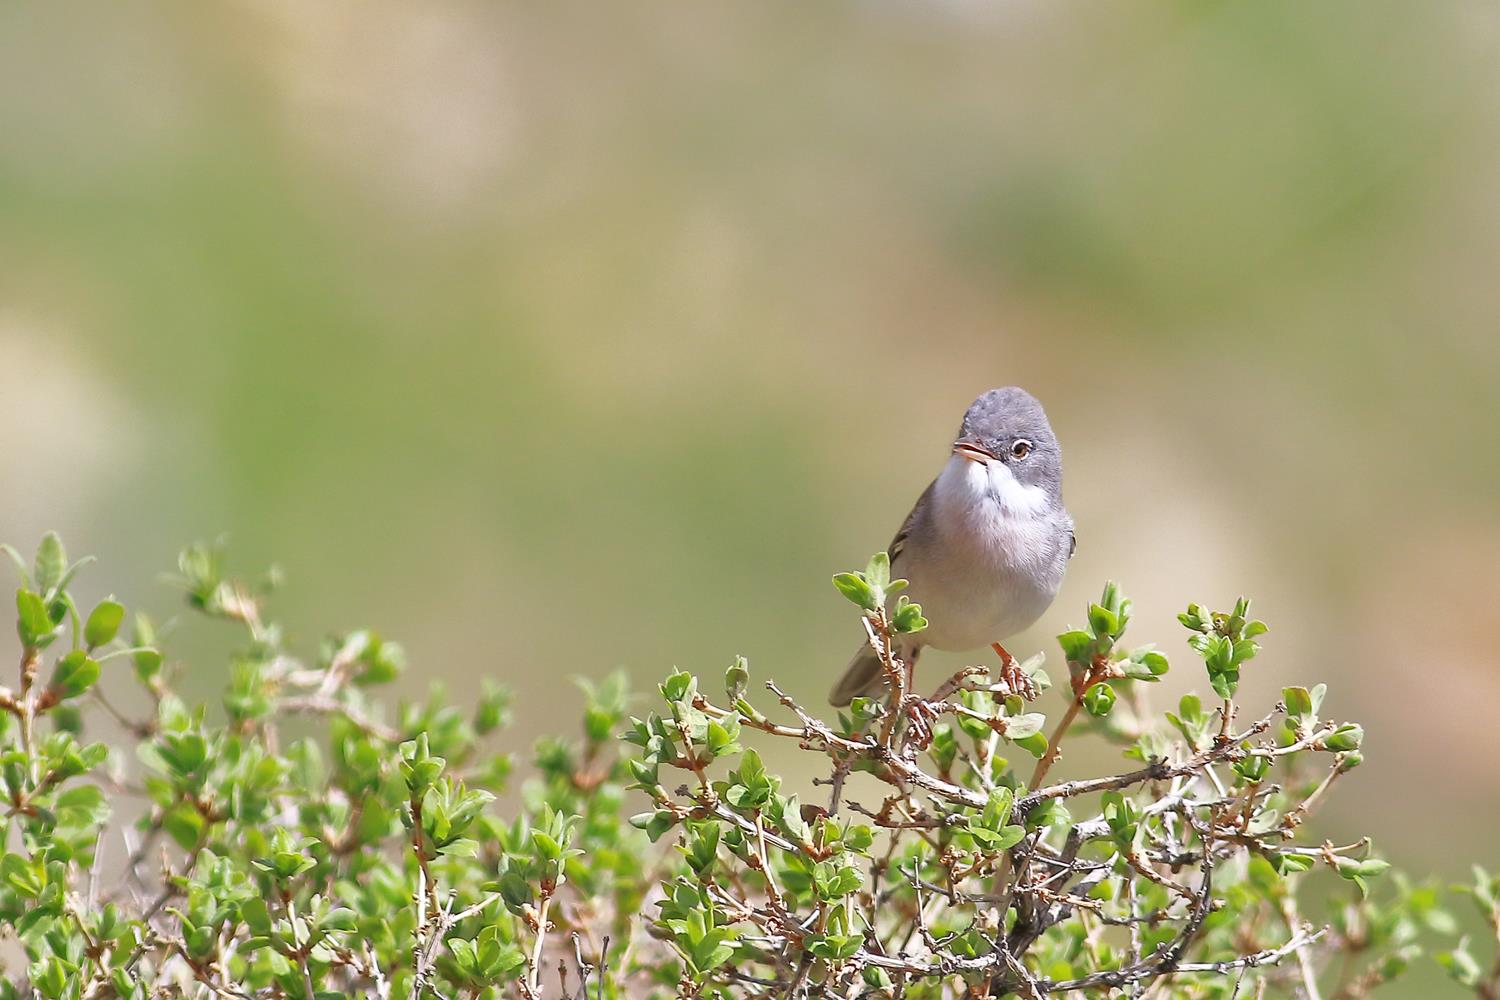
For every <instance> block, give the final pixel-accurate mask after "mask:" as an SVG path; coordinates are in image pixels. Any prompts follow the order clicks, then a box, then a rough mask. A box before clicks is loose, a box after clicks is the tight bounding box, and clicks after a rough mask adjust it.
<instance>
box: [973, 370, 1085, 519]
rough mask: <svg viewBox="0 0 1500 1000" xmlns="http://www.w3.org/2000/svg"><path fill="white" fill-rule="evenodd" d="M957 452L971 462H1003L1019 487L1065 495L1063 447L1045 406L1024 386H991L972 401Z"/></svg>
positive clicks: (1055, 497)
mask: <svg viewBox="0 0 1500 1000" xmlns="http://www.w3.org/2000/svg"><path fill="white" fill-rule="evenodd" d="M953 452H954V454H955V455H958V456H960V457H962V458H966V459H968V460H969V461H971V462H978V463H981V464H987V463H989V462H1000V463H1002V464H1003V465H1004V466H1005V468H1006V469H1008V470H1009V472H1010V474H1011V475H1012V476H1014V477H1015V479H1016V481H1017V482H1018V483H1020V484H1021V485H1023V486H1029V487H1035V488H1038V489H1040V490H1042V491H1044V492H1045V493H1046V495H1047V497H1048V499H1049V500H1051V501H1054V502H1056V501H1059V500H1061V499H1062V449H1060V448H1059V447H1058V444H1057V436H1056V435H1055V434H1053V433H1052V425H1051V424H1050V423H1048V422H1047V414H1046V412H1045V411H1044V410H1043V409H1042V404H1041V403H1038V402H1037V401H1036V397H1034V396H1032V395H1031V393H1029V392H1027V391H1026V390H1025V389H1020V388H1017V387H1016V386H1007V387H1006V388H1004V389H991V390H990V391H989V392H987V393H985V394H984V395H982V396H980V397H979V398H978V399H976V400H974V403H973V405H971V406H970V407H969V410H968V412H967V413H965V414H964V422H963V425H962V426H960V427H959V430H958V439H957V440H956V441H954V442H953Z"/></svg>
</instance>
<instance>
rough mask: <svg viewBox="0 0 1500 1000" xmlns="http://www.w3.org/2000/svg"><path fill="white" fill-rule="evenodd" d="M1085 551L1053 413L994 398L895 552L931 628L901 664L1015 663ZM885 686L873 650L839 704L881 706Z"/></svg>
mask: <svg viewBox="0 0 1500 1000" xmlns="http://www.w3.org/2000/svg"><path fill="white" fill-rule="evenodd" d="M1077 548H1078V543H1077V538H1076V537H1075V535H1074V530H1073V518H1072V517H1071V516H1070V515H1069V514H1068V511H1067V508H1066V507H1065V506H1063V496H1062V451H1061V449H1060V447H1059V445H1058V441H1057V435H1055V434H1054V433H1053V432H1052V425H1051V424H1050V423H1049V422H1048V421H1047V414H1046V411H1044V410H1043V409H1042V404H1041V403H1039V402H1038V401H1037V400H1036V398H1035V397H1033V396H1032V395H1031V394H1030V393H1029V392H1027V391H1026V390H1024V389H1021V388H1019V387H1017V386H1006V387H1004V388H1000V389H991V390H990V391H988V392H986V393H984V394H982V395H981V396H980V397H979V398H978V399H976V400H974V402H973V404H972V405H971V406H970V407H969V408H968V410H967V411H966V412H965V413H964V417H963V423H962V424H961V425H960V426H959V431H958V436H957V438H956V439H955V440H954V441H953V447H952V450H951V452H950V454H949V456H948V460H947V462H946V463H945V464H944V465H943V468H942V471H941V472H939V473H938V475H937V478H936V479H934V480H933V481H932V483H931V484H930V485H928V487H927V489H925V490H924V491H922V495H921V496H920V497H918V498H917V502H916V505H915V506H913V507H912V509H911V513H910V514H908V515H906V520H905V521H903V522H902V524H901V530H900V531H898V532H896V537H895V538H894V539H893V540H892V541H891V544H890V548H889V549H888V550H887V553H888V555H889V557H890V564H891V576H892V577H893V578H904V579H906V580H907V581H908V586H907V590H906V593H907V594H908V595H909V596H910V599H911V600H912V601H913V602H915V603H917V604H920V605H921V606H922V614H923V616H924V617H925V618H926V619H927V621H928V626H927V628H926V629H924V630H922V631H921V632H917V633H913V634H910V635H900V636H898V637H897V642H896V644H895V649H894V650H893V652H895V653H896V655H897V656H899V657H900V658H901V659H902V660H903V661H905V662H906V663H907V664H908V665H910V664H913V663H915V661H916V659H917V657H918V655H919V654H920V653H921V651H922V650H923V649H924V648H926V647H929V646H930V647H932V648H934V649H941V650H950V651H965V650H971V649H977V648H979V647H981V646H984V645H987V644H988V645H992V646H993V647H994V648H995V650H996V652H997V653H999V654H1000V655H1001V656H1002V658H1003V659H1005V660H1007V661H1010V655H1009V653H1007V652H1006V651H1005V649H1004V647H1002V646H1000V645H999V643H1000V642H1001V641H1003V640H1005V639H1008V638H1010V637H1011V636H1013V635H1015V634H1016V633H1018V632H1020V631H1022V630H1023V629H1026V628H1027V627H1029V626H1030V625H1032V624H1033V623H1035V622H1036V620H1037V619H1038V618H1040V617H1041V616H1042V613H1043V612H1045V611H1046V610H1047V608H1048V607H1049V606H1050V605H1051V604H1052V601H1053V598H1055V597H1056V596H1057V591H1058V589H1059V588H1060V587H1061V586H1062V580H1063V573H1064V571H1065V570H1066V569H1067V566H1068V561H1069V560H1070V559H1071V558H1072V557H1073V553H1074V552H1075V551H1076V550H1077ZM1011 662H1013V661H1011ZM885 685H886V672H885V669H884V668H883V666H882V664H881V660H880V655H879V654H878V653H877V652H876V651H875V650H874V649H873V648H872V647H871V646H870V645H869V644H868V643H867V644H865V645H864V646H862V647H861V648H860V651H859V652H858V653H856V654H855V655H854V658H853V659H852V660H850V661H849V665H848V666H847V667H846V668H845V669H844V673H843V676H842V677H840V678H839V681H838V683H836V684H835V685H834V686H833V690H832V691H831V692H830V693H829V702H830V703H831V704H832V705H834V706H835V707H843V706H845V705H848V704H849V703H850V701H852V700H853V699H854V698H856V697H861V696H864V697H876V696H878V695H879V694H880V693H881V691H882V690H883V688H884V687H885Z"/></svg>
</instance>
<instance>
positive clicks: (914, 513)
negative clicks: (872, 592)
mask: <svg viewBox="0 0 1500 1000" xmlns="http://www.w3.org/2000/svg"><path fill="white" fill-rule="evenodd" d="M935 486H937V480H936V479H934V480H933V481H932V482H930V483H928V484H927V488H926V489H925V490H923V491H922V495H921V496H919V497H917V502H916V503H915V504H913V505H912V508H911V513H910V514H907V515H906V520H904V521H902V522H901V529H900V530H899V531H897V532H896V537H895V538H892V539H891V547H890V548H888V549H886V554H887V555H889V556H890V557H891V571H892V575H893V576H897V577H898V578H899V574H896V573H895V567H896V562H897V560H899V559H900V558H901V550H902V549H903V548H905V547H906V538H907V536H908V535H910V534H911V530H912V527H913V526H914V525H915V524H916V523H917V519H918V518H919V517H926V516H927V505H928V504H929V503H931V502H932V490H933V487H935Z"/></svg>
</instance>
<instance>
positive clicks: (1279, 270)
mask: <svg viewBox="0 0 1500 1000" xmlns="http://www.w3.org/2000/svg"><path fill="white" fill-rule="evenodd" d="M1497 18H1500V10H1497V8H1495V7H1494V5H1492V4H1483V3H1480V2H1478V0H1452V2H1440V3H1430V4H1411V3H1399V2H1386V0H1334V2H1325V3H1319V4H1308V3H1305V2H1301V0H1285V2H1257V3H1253V4H1246V3H1222V2H1195V3H1184V2H1162V3H1151V4H1135V5H1110V4H1094V3H1062V2H1037V0H1019V2H1011V3H995V4H985V3H979V2H972V0H949V2H940V3H930V4H915V3H905V2H899V0H870V2H866V3H831V4H822V5H804V4H791V3H762V4H753V5H738V6H734V7H725V6H719V5H714V4H707V5H694V6H685V5H671V6H668V5H659V6H658V5H650V4H646V5H636V4H631V5H626V4H595V3H575V2H551V3H547V4H520V3H516V4H510V3H488V2H485V3H480V2H474V3H448V2H437V3H425V4H415V5H414V4H406V3H399V2H366V3H360V4H315V3H304V2H300V0H240V2H233V3H225V4H200V3H190V2H181V3H176V4H173V3H161V4H153V5H135V4H129V3H125V4H110V5H101V6H95V7H91V8H89V9H88V10H87V12H86V13H85V12H83V11H81V10H80V9H77V8H73V7H71V6H69V5H61V4H53V5H42V4H6V5H3V6H0V81H3V86H0V289H3V294H0V417H3V419H0V448H3V452H0V454H3V455H4V456H5V459H6V467H7V470H8V475H7V477H6V480H7V482H6V496H7V502H6V503H4V504H3V505H0V536H3V537H4V538H5V539H6V540H9V541H12V542H14V543H16V544H18V545H19V546H21V547H22V548H28V549H29V547H30V545H31V544H33V543H34V540H35V538H36V537H37V536H38V534H39V533H40V532H41V531H42V530H44V529H46V528H56V529H58V530H60V531H61V532H62V533H63V535H64V537H65V538H66V539H67V540H68V542H69V544H70V547H71V548H72V549H73V550H74V551H75V552H94V553H97V554H98V555H99V556H100V557H101V560H102V562H103V568H102V569H101V570H98V571H95V572H94V573H93V574H92V581H93V585H96V586H101V587H102V586H110V587H112V588H114V589H116V590H118V591H119V592H120V593H121V595H122V596H123V597H124V598H125V599H126V600H127V601H130V602H132V603H135V604H139V605H144V606H147V607H156V608H168V607H171V601H172V597H171V595H170V594H169V593H168V592H167V591H166V590H165V589H164V588H162V587H161V585H160V584H159V583H158V582H157V573H158V571H160V570H162V569H165V568H168V567H169V566H170V565H171V562H172V558H173V555H174V553H175V551H176V549H177V548H178V547H179V545H180V544H181V543H183V542H186V541H189V540H192V539H194V538H200V537H212V536H215V535H217V534H219V533H220V532H228V533H229V535H230V537H231V540H232V552H233V560H234V563H235V564H236V565H237V566H240V567H243V568H245V569H247V570H248V569H254V568H257V567H260V566H262V565H264V564H266V563H267V562H269V561H271V560H273V559H274V560H280V561H282V563H283V564H284V565H285V566H286V568H287V571H288V577H289V580H290V583H289V585H288V587H287V589H286V590H285V592H284V593H283V595H282V597H281V598H280V604H279V606H280V608H281V610H282V614H283V617H284V619H285V621H286V622H287V623H288V625H289V627H290V628H291V629H292V630H293V632H294V634H296V635H297V636H299V637H300V638H301V639H302V640H303V641H304V643H305V644H306V646H307V647H309V648H310V647H311V645H312V644H313V643H314V642H315V641H316V640H317V639H318V637H319V636H321V635H322V634H324V633H325V632H326V631H330V630H335V629H344V628H348V627H353V626H358V625H365V624H370V625H374V626H376V627H378V628H379V629H381V630H382V631H383V632H384V633H385V634H387V635H389V636H391V637H394V638H398V639H400V640H402V641H403V642H404V643H405V644H406V645H407V646H408V647H409V650H410V652H411V654H412V659H413V661H414V664H415V668H416V669H415V670H414V671H413V676H412V677H410V678H408V680H407V687H408V689H409V690H413V691H415V690H417V689H418V688H419V687H420V686H421V685H422V684H425V682H426V681H427V680H429V679H433V678H441V679H443V680H445V681H446V682H447V683H448V684H449V685H450V687H451V688H453V689H455V690H456V691H458V692H463V691H465V690H467V689H469V688H471V687H472V686H473V685H474V684H475V680H474V678H476V677H477V676H478V675H479V674H481V673H486V672H488V673H494V674H497V675H499V676H501V677H503V678H504V679H505V680H506V681H507V682H509V683H510V684H511V685H513V686H514V687H515V689H516V691H517V694H518V699H519V700H518V706H519V711H518V716H519V719H520V723H519V726H518V730H519V731H518V734H517V736H516V737H515V739H516V745H517V746H518V747H519V746H524V745H525V744H526V743H527V742H528V741H529V739H530V738H531V737H533V736H535V735H536V734H538V733H540V732H541V731H543V730H545V729H549V728H555V726H556V725H557V724H558V722H559V719H558V715H559V713H560V712H561V709H559V707H558V706H559V704H567V705H571V704H573V698H572V695H571V694H566V695H560V694H559V692H562V691H567V690H568V689H567V688H566V685H565V680H566V678H568V677H571V676H574V675H580V674H582V675H598V674H601V673H603V672H605V671H607V670H609V669H610V668H613V667H615V666H617V665H623V666H625V667H627V668H628V669H629V670H630V671H631V673H632V674H633V675H634V676H635V677H636V678H637V679H638V681H640V682H642V683H645V682H648V681H653V680H655V679H656V678H657V677H659V676H660V675H661V674H662V673H663V672H664V671H666V670H667V669H668V668H670V667H671V666H673V665H680V666H682V667H685V668H690V669H694V670H700V671H706V672H708V673H710V674H715V675H716V674H717V673H718V671H719V670H721V669H722V667H723V665H724V664H725V663H727V661H728V660H729V658H730V657H731V656H732V655H733V654H735V653H744V654H746V655H748V656H749V657H750V659H751V662H752V665H753V666H754V668H755V669H756V671H757V673H758V674H760V675H761V676H765V675H767V674H771V675H774V676H776V677H778V678H780V679H782V680H783V681H785V682H786V683H787V684H788V685H789V686H790V687H791V688H792V689H793V691H795V692H796V693H799V694H800V695H802V696H805V697H806V698H807V699H808V700H809V701H810V702H819V701H820V700H821V697H822V695H823V693H824V691H825V690H826V687H827V685H828V683H829V682H830V680H831V679H832V677H833V676H834V674H835V673H836V671H837V670H838V669H839V668H840V667H841V666H842V665H843V663H844V661H845V660H846V659H847V657H848V655H849V654H850V652H852V650H853V648H854V646H855V644H856V643H857V641H858V638H859V632H858V628H857V625H856V624H855V622H854V620H853V618H852V617H851V614H850V611H849V609H848V608H847V606H846V605H844V603H843V602H842V600H841V599H840V598H839V597H838V596H837V594H836V593H835V592H834V591H833V589H832V588H831V587H830V586H829V585H828V577H829V575H830V574H831V573H833V572H835V571H837V570H840V569H844V568H848V567H851V566H854V565H862V564H863V561H864V559H865V557H867V556H868V555H869V554H870V553H871V552H872V551H874V550H876V549H877V548H879V547H881V546H883V545H884V544H885V543H886V542H887V540H888V539H889V537H890V535H891V533H892V531H893V530H894V528H895V527H896V525H897V524H898V523H899V521H900V519H901V517H902V516H903V515H904V514H905V512H906V510H907V508H908V506H909V504H910V503H911V501H912V499H913V498H914V497H915V496H916V494H917V493H918V491H919V490H920V489H921V488H922V487H923V486H924V485H925V483H926V481H927V479H928V478H929V477H930V476H931V475H932V474H933V473H934V472H935V471H936V469H937V467H938V464H939V463H940V462H941V461H942V459H943V457H944V455H945V449H946V444H947V442H948V441H949V440H951V435H952V433H953V431H954V428H955V427H956V425H957V421H958V418H959V416H960V414H961V412H962V410H963V408H964V407H965V406H966V405H967V403H968V402H969V401H970V399H972V397H973V396H974V395H976V394H977V393H978V392H980V391H982V390H984V389H986V388H989V387H991V386H995V385H1003V384H1011V383H1017V384H1021V385H1024V386H1026V387H1027V388H1029V389H1030V390H1032V391H1033V392H1034V393H1035V394H1036V395H1038V396H1039V397H1040V398H1041V399H1042V400H1043V402H1044V403H1045V404H1046V405H1047V407H1048V409H1049V411H1050V413H1051V415H1052V417H1053V421H1054V423H1055V425H1056V427H1057V429H1058V432H1059V434H1060V436H1061V438H1062V441H1063V444H1064V449H1065V453H1066V459H1067V478H1066V483H1067V487H1066V491H1067V498H1068V501H1069V504H1070V506H1071V508H1072V510H1073V512H1074V514H1075V516H1076V518H1077V521H1078V537H1079V549H1078V556H1077V558H1076V560H1075V561H1074V563H1073V566H1072V568H1071V570H1070V571H1069V576H1068V580H1067V582H1066V584H1065V586H1064V590H1063V593H1062V595H1061V597H1060V599H1059V601H1058V603H1057V604H1056V605H1055V606H1054V608H1053V610H1052V611H1051V613H1050V614H1049V615H1048V616H1047V617H1046V618H1045V619H1044V620H1043V622H1042V623H1041V625H1039V626H1038V627H1037V628H1036V629H1034V630H1033V631H1032V632H1031V633H1030V634H1028V635H1027V636H1025V637H1022V638H1021V639H1019V640H1018V641H1017V642H1015V643H1014V644H1012V648H1014V649H1017V650H1018V651H1030V650H1032V649H1035V648H1039V647H1042V646H1050V643H1051V640H1050V636H1051V635H1052V634H1054V633H1055V632H1056V631H1058V630H1060V629H1061V628H1062V627H1064V626H1065V625H1067V624H1068V623H1070V622H1074V621H1077V620H1078V619H1079V618H1080V617H1081V615H1080V612H1081V611H1082V609H1083V607H1084V604H1085V602H1086V601H1087V600H1088V599H1089V598H1091V597H1093V596H1094V595H1096V594H1097V592H1098V589H1099V587H1100V585H1101V584H1102V583H1103V581H1104V580H1105V579H1106V578H1107V577H1115V578H1118V579H1119V580H1121V581H1122V583H1123V584H1124V585H1125V587H1126V589H1127V590H1128V592H1130V593H1131V594H1132V595H1133V596H1134V597H1135V598H1136V601H1137V605H1138V609H1139V611H1138V616H1137V620H1136V624H1135V625H1134V626H1133V632H1134V634H1135V638H1136V639H1137V640H1144V639H1156V640H1159V641H1161V642H1162V644H1163V645H1164V646H1165V648H1166V649H1167V650H1168V651H1169V652H1172V653H1175V654H1177V658H1176V663H1177V671H1176V672H1175V673H1174V675H1173V677H1172V678H1171V683H1170V684H1168V685H1166V688H1165V690H1164V691H1163V692H1162V696H1165V697H1170V698H1175V697H1176V694H1177V693H1178V692H1180V691H1181V690H1183V689H1185V688H1186V687H1188V686H1196V687H1198V688H1200V689H1203V688H1204V687H1205V685H1204V683H1203V681H1202V679H1201V677H1200V676H1199V674H1198V672H1196V671H1193V670H1192V669H1190V664H1189V662H1188V658H1187V657H1188V654H1187V650H1186V647H1185V646H1184V645H1183V643H1182V638H1181V630H1180V629H1179V627H1178V626H1177V625H1176V623H1175V622H1174V620H1173V615H1174V613H1175V612H1176V611H1177V610H1179V609H1180V608H1181V607H1182V606H1183V605H1185V603H1186V602H1187V601H1188V600H1190V599H1192V600H1201V601H1205V602H1208V603H1213V604H1215V605H1217V606H1222V605H1224V604H1226V603H1228V602H1230V601H1232V600H1233V598H1234V597H1235V596H1236V595H1237V594H1238V593H1240V592H1242V591H1243V592H1246V593H1249V594H1251V595H1253V596H1254V597H1255V598H1256V600H1257V610H1258V612H1259V613H1260V614H1261V615H1263V616H1264V617H1266V618H1267V619H1268V620H1269V621H1270V622H1271V624H1272V627H1273V632H1272V634H1271V635H1270V636H1268V641H1267V648H1266V652H1265V653H1264V654H1263V656H1262V658H1261V659H1259V660H1257V661H1256V663H1255V665H1254V667H1253V669H1252V671H1251V672H1250V673H1249V674H1248V675H1247V687H1246V694H1247V701H1248V702H1249V703H1250V704H1251V705H1252V706H1253V707H1258V706H1259V705H1261V704H1269V703H1270V702H1271V701H1272V700H1273V699H1274V698H1275V697H1276V693H1277V691H1278V690H1279V687H1280V686H1281V684H1283V683H1287V682H1291V681H1294V680H1295V681H1299V682H1300V681H1311V680H1319V679H1322V680H1327V681H1329V682H1330V683H1331V684H1332V687H1333V693H1332V695H1331V696H1330V698H1329V702H1328V708H1329V709H1330V711H1331V712H1333V713H1334V714H1336V715H1340V716H1343V717H1351V718H1357V719H1360V720H1362V721H1363V722H1364V723H1365V724H1366V726H1367V728H1368V729H1369V731H1370V732H1371V734H1372V739H1371V742H1370V746H1369V752H1368V754H1367V765H1366V766H1365V767H1364V768H1361V769H1360V770H1359V771H1357V772H1355V773H1354V774H1352V775H1351V776H1350V778H1349V779H1348V780H1347V782H1346V784H1345V785H1344V787H1343V788H1341V790H1340V792H1341V794H1339V795H1336V796H1335V797H1334V800H1333V803H1332V805H1331V809H1330V810H1329V812H1328V813H1327V814H1325V815H1324V816H1323V817H1322V819H1321V821H1320V822H1321V827H1320V828H1326V829H1328V830H1329V831H1340V832H1345V833H1347V832H1351V831H1361V832H1362V831H1364V830H1365V829H1367V828H1373V829H1375V830H1376V832H1378V834H1379V835H1380V842H1381V844H1382V845H1383V846H1384V847H1385V848H1386V849H1387V850H1388V851H1390V852H1391V854H1392V855H1393V856H1394V857H1395V858H1396V859H1397V860H1399V861H1402V862H1404V863H1407V864H1409V865H1412V866H1414V867H1416V868H1418V869H1419V870H1436V871H1438V872H1439V873H1441V874H1443V875H1453V874H1457V873H1458V872H1459V871H1460V870H1461V869H1462V865H1463V862H1464V859H1466V858H1478V859H1481V860H1487V861H1489V862H1494V861H1496V860H1500V858H1497V857H1496V849H1495V846H1494V845H1495V839H1494V834H1493V830H1494V828H1495V824H1496V823H1497V821H1500V776H1497V774H1496V771H1495V766H1494V761H1495V757H1496V751H1497V749H1500V738H1497V735H1496V729H1495V726H1494V723H1493V721H1492V719H1493V714H1494V706H1495V704H1496V703H1497V699H1500V669H1497V667H1500V662H1497V661H1500V654H1497V652H1496V643H1495V639H1494V634H1495V628H1496V624H1497V622H1500V613H1497V611H1496V603H1497V599H1500V587H1497V585H1496V575H1495V571H1494V566H1495V564H1496V561H1497V559H1500V518H1497V508H1500V500H1497V495H1496V489H1497V486H1500V423H1497V409H1500V408H1497V402H1496V398H1497V397H1496V394H1497V392H1500V340H1497V338H1496V336H1495V332H1494V325H1495V316H1496V315H1497V312H1500V281H1497V280H1496V277H1495V273H1494V271H1495V260H1496V259H1497V250H1500V172H1497V171H1496V169H1495V164H1496V153H1497V151H1500V143H1497V140H1500V116H1497V115H1496V110H1497V97H1500V87H1497V85H1500V74H1497V70H1496V61H1495V59H1494V53H1495V49H1496V42H1497V41H1500V21H1497ZM949 662H957V661H955V660H953V658H950V659H949ZM219 680H220V678H218V677H214V676H207V677H203V678H201V685H202V691H203V692H204V693H205V694H207V693H208V692H210V691H212V690H214V689H215V687H216V686H217V684H218V683H219ZM194 682H195V683H198V682H200V679H199V678H196V677H195V678H194ZM560 698H562V699H564V700H563V701H562V702H560V701H559V699H560ZM1049 705H1051V703H1050V702H1049ZM563 718H564V719H566V720H567V721H569V722H570V721H571V711H569V712H567V713H566V714H565V715H564V716H563ZM1075 758H1076V759H1075V760H1073V761H1071V762H1070V763H1071V764H1072V766H1074V767H1077V766H1079V761H1080V760H1083V761H1085V762H1086V761H1087V760H1088V755H1087V754H1083V753H1081V752H1079V753H1077V754H1075ZM1393 796H1395V800H1396V801H1399V802H1400V803H1401V807H1400V808H1398V809H1393V808H1391V806H1390V803H1391V802H1392V801H1393ZM1454 815H1456V816H1460V817H1463V821H1462V822H1451V821H1445V822H1441V823H1438V824H1434V823H1433V822H1432V820H1433V818H1434V817H1435V816H1449V817H1451V816H1454Z"/></svg>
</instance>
